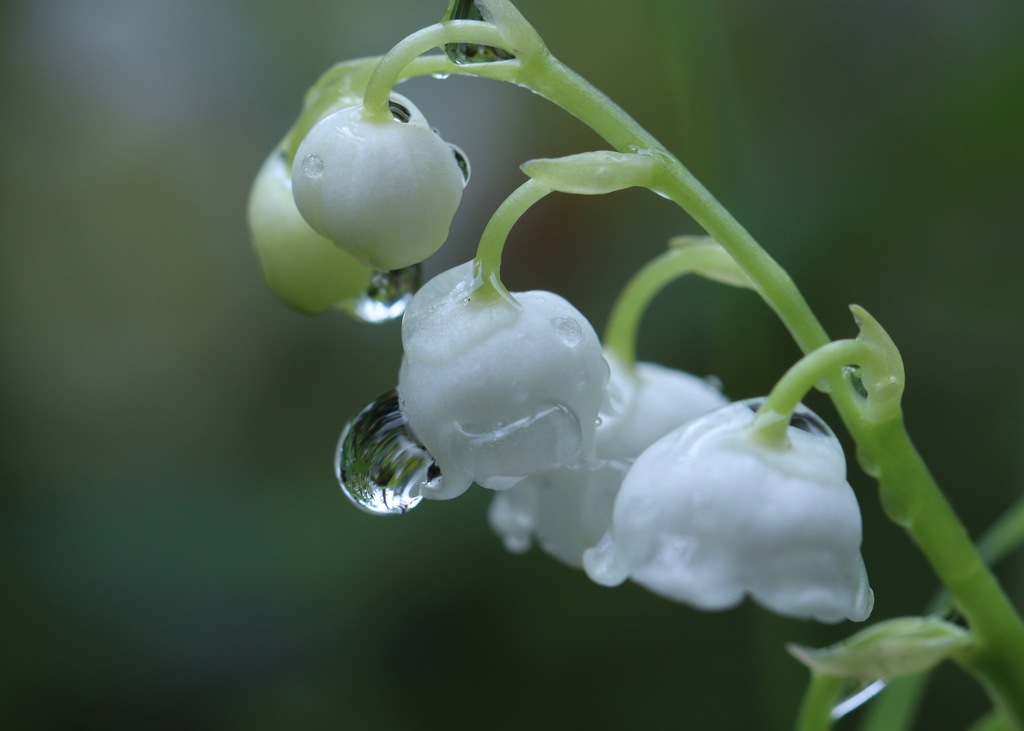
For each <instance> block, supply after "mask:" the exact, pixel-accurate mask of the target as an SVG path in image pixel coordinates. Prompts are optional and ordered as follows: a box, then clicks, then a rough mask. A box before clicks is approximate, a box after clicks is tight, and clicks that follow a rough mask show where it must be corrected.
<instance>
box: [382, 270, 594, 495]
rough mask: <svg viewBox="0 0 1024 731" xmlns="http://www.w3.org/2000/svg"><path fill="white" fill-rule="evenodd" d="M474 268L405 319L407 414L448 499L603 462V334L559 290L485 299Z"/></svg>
mask: <svg viewBox="0 0 1024 731" xmlns="http://www.w3.org/2000/svg"><path fill="white" fill-rule="evenodd" d="M474 286H475V285H474V279H473V273H472V264H471V263H467V264H464V265H462V266H459V267H456V268H455V269H452V270H449V271H447V272H445V273H444V274H442V275H440V276H438V277H435V278H434V279H432V280H431V281H430V282H428V283H427V284H426V285H425V286H424V287H423V289H421V290H420V291H419V292H418V293H417V295H416V296H415V297H414V298H413V300H412V302H411V303H410V304H409V308H408V310H407V311H406V313H405V318H404V320H403V322H402V344H403V345H404V347H405V358H404V359H403V361H402V368H401V372H400V373H399V383H398V394H399V399H400V404H401V407H402V412H403V413H404V414H405V417H406V419H407V420H408V422H409V425H410V427H411V428H412V430H413V432H414V433H415V434H416V436H417V437H418V438H419V440H420V441H421V442H422V443H423V445H424V446H425V447H426V448H427V450H428V451H429V452H430V454H431V455H432V456H433V458H434V460H435V461H436V462H437V465H438V466H439V467H440V468H441V474H442V476H443V477H442V484H443V487H442V489H441V492H440V494H435V495H429V496H428V497H442V498H444V497H454V496H455V495H457V494H460V493H461V492H463V491H464V490H465V489H466V488H467V487H468V486H469V483H470V482H471V481H475V482H477V483H479V484H481V485H483V486H484V487H490V488H493V489H505V488H508V487H511V486H512V485H514V484H515V483H517V482H519V481H520V480H522V479H523V478H524V477H527V476H528V475H534V474H539V473H541V472H544V471H547V470H551V469H555V468H558V467H571V466H578V465H582V464H584V463H586V462H587V461H589V460H591V459H593V456H594V431H595V428H596V422H597V414H598V411H599V409H600V406H601V402H602V399H603V396H604V390H605V385H606V384H607V381H608V365H607V364H606V363H605V360H604V358H603V356H602V353H601V344H600V342H599V341H598V338H597V334H596V333H595V332H594V329H593V328H592V327H591V326H590V323H589V322H587V320H586V318H585V317H583V315H582V314H580V312H579V311H578V310H576V308H574V307H573V306H572V305H571V304H569V303H568V302H566V301H565V300H564V299H562V298H561V297H559V296H558V295H556V294H553V293H551V292H540V291H533V292H520V293H517V294H516V295H515V298H516V300H517V303H512V302H508V301H505V300H498V301H493V300H492V301H479V299H474V298H473V296H472V292H473V289H474Z"/></svg>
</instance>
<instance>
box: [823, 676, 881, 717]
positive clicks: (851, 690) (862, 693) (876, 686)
mask: <svg viewBox="0 0 1024 731" xmlns="http://www.w3.org/2000/svg"><path fill="white" fill-rule="evenodd" d="M883 690H885V681H884V680H876V681H874V682H871V683H863V682H858V681H849V682H848V683H847V685H846V687H845V688H844V689H843V692H842V694H841V697H840V700H839V702H838V703H836V705H835V706H833V707H832V712H831V713H830V714H829V716H830V717H831V718H832V720H833V721H838V720H839V719H840V718H842V717H843V716H845V715H846V714H848V713H850V712H851V711H854V710H856V709H858V708H860V707H861V706H863V705H864V704H865V703H867V702H868V701H869V700H871V699H872V698H874V697H875V696H876V695H878V694H879V693H881V692H882V691H883Z"/></svg>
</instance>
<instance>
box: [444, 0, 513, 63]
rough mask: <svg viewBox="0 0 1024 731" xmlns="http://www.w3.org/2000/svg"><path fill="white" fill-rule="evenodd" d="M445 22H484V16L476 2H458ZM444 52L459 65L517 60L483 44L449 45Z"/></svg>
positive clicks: (448, 13)
mask: <svg viewBox="0 0 1024 731" xmlns="http://www.w3.org/2000/svg"><path fill="white" fill-rule="evenodd" d="M443 20H484V16H483V14H481V12H480V9H479V8H478V7H477V6H476V2H475V0H456V1H455V2H453V3H452V4H451V8H450V9H449V11H448V12H447V13H446V14H445V16H444V19H443ZM444 52H445V54H447V56H448V58H449V59H451V61H452V63H457V64H467V63H492V62H494V61H509V60H511V59H514V58H515V56H513V55H512V54H511V53H509V52H508V51H506V50H504V49H501V48H495V47H494V46H485V45H483V44H481V43H448V44H446V45H445V47H444Z"/></svg>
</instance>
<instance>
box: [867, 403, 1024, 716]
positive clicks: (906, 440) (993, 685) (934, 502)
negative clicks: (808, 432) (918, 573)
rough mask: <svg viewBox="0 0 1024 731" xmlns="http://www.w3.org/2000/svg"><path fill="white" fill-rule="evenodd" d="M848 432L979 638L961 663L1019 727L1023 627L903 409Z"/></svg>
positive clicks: (894, 515) (886, 502)
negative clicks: (871, 460) (874, 464)
mask: <svg viewBox="0 0 1024 731" xmlns="http://www.w3.org/2000/svg"><path fill="white" fill-rule="evenodd" d="M851 433H853V436H854V439H856V440H857V442H858V443H859V444H862V445H864V446H865V447H866V448H867V449H868V450H869V451H870V452H871V453H872V454H873V455H874V456H875V458H876V459H877V461H878V468H879V473H880V483H881V484H880V488H881V494H882V498H883V501H882V502H883V507H884V508H885V510H886V513H887V514H888V515H889V517H890V519H892V520H893V521H894V522H895V523H897V524H898V525H901V526H903V527H904V528H905V529H906V530H907V531H908V532H909V533H910V535H911V537H912V538H913V539H914V542H915V543H916V544H917V545H918V547H919V548H920V549H921V552H922V553H923V554H924V555H925V558H926V559H927V560H928V562H929V564H931V566H932V569H933V570H934V571H935V573H936V574H937V575H938V577H939V579H940V580H941V581H942V583H943V584H944V585H945V587H946V589H947V590H948V591H949V595H950V598H951V600H952V602H953V606H954V607H955V608H956V609H957V611H959V612H960V613H961V614H962V615H963V616H964V618H965V619H966V620H967V623H968V625H969V626H970V628H971V630H972V631H973V633H974V635H975V637H976V642H975V645H974V647H973V649H972V650H971V651H970V652H969V653H968V654H967V655H966V656H965V657H963V658H961V659H960V662H961V664H962V665H963V666H964V667H965V668H966V669H967V670H968V671H970V672H971V673H972V674H973V675H975V676H976V677H978V678H979V679H980V680H981V682H982V684H983V685H984V686H985V688H986V690H987V691H988V693H989V695H990V697H991V698H992V699H993V701H994V702H995V704H996V706H997V707H998V708H1000V709H1001V710H1002V711H1003V712H1004V714H1005V715H1006V717H1007V718H1008V719H1011V720H1012V723H1013V724H1016V725H1015V726H1013V727H1014V728H1017V729H1022V730H1024V661H1022V658H1024V626H1022V624H1021V621H1020V616H1019V615H1018V614H1017V611H1016V610H1015V609H1014V607H1013V605H1012V604H1011V603H1010V600H1009V599H1008V598H1007V596H1006V594H1005V593H1004V592H1003V590H1002V589H1001V587H1000V586H999V583H998V581H997V580H996V578H995V576H994V575H993V574H992V572H991V571H990V570H989V569H988V567H987V566H986V565H985V562H984V561H983V560H982V557H981V555H980V554H979V552H978V550H977V549H976V548H975V546H974V544H973V543H971V540H970V537H969V536H968V535H967V531H966V530H965V529H964V527H963V525H962V524H961V523H960V520H959V519H958V518H957V516H956V514H955V513H954V512H953V509H952V507H950V505H949V503H948V501H947V500H946V499H945V497H944V496H943V495H942V493H941V491H940V490H939V489H938V487H937V485H936V483H935V480H934V478H933V477H932V476H931V474H930V473H929V472H928V469H927V467H926V466H925V464H924V462H923V460H922V459H921V457H920V455H919V454H918V453H917V450H916V449H915V448H914V445H913V443H912V442H911V441H910V437H909V436H908V435H907V432H906V428H905V427H904V424H903V418H902V414H897V415H895V416H894V417H893V418H891V419H889V420H887V421H885V422H882V423H875V424H872V425H870V427H868V426H866V425H864V424H859V423H853V424H851Z"/></svg>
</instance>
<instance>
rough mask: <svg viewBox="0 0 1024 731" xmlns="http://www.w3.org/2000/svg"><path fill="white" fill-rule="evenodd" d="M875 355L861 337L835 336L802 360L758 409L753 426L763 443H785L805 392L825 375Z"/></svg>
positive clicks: (789, 371)
mask: <svg viewBox="0 0 1024 731" xmlns="http://www.w3.org/2000/svg"><path fill="white" fill-rule="evenodd" d="M870 357H871V346H869V345H867V344H866V343H864V342H862V341H860V340H835V341H833V342H831V343H829V344H828V345H823V346H821V347H820V348H818V349H817V350H815V351H814V352H813V353H809V354H807V355H805V356H804V357H803V358H801V359H800V360H798V361H797V362H796V363H795V364H794V365H793V366H792V367H791V368H790V369H789V370H788V371H786V373H785V374H784V375H783V376H782V378H780V379H779V381H778V383H776V384H775V386H773V387H772V390H771V392H770V393H769V394H768V397H767V398H766V399H765V400H764V403H763V404H761V407H760V408H759V409H758V410H757V416H755V417H754V423H753V426H752V427H751V428H752V430H753V436H754V437H755V438H756V439H757V440H758V441H759V442H760V443H762V444H765V445H770V446H775V447H784V446H786V445H787V444H788V443H789V438H788V437H787V436H786V430H787V429H788V427H789V420H790V417H791V416H792V415H793V411H794V410H795V409H796V407H797V406H799V405H800V402H801V401H802V400H803V398H804V396H806V395H807V393H808V392H809V391H810V390H811V389H812V388H814V386H815V384H817V383H818V382H820V381H821V380H822V379H823V378H828V377H830V376H833V375H834V374H835V372H836V371H838V370H840V369H842V367H843V366H845V365H850V364H854V365H860V364H861V363H862V362H863V361H864V360H865V359H867V358H870Z"/></svg>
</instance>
